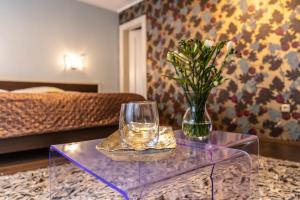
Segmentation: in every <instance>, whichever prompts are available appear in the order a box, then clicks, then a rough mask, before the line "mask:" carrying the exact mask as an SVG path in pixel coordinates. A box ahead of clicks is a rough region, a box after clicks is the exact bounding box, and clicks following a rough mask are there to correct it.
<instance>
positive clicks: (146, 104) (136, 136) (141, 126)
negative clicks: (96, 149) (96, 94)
mask: <svg viewBox="0 0 300 200" xmlns="http://www.w3.org/2000/svg"><path fill="white" fill-rule="evenodd" d="M158 128H159V117H158V111H157V104H156V102H154V101H139V102H131V103H124V104H122V106H121V111H120V119H119V132H120V136H121V141H122V145H123V146H124V147H126V148H131V149H135V150H145V149H148V148H152V147H154V146H155V144H156V143H157V141H158V135H159V134H158Z"/></svg>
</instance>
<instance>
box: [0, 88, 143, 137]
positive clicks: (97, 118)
mask: <svg viewBox="0 0 300 200" xmlns="http://www.w3.org/2000/svg"><path fill="white" fill-rule="evenodd" d="M138 100H144V98H143V97H142V96H140V95H136V94H125V93H123V94H117V93H111V94H103V93H99V94H98V93H79V92H65V93H40V94H13V93H0V138H2V139H3V138H9V137H18V136H24V135H32V134H42V133H49V132H58V131H65V130H72V129H79V128H89V127H96V126H106V125H117V124H118V118H119V111H120V107H121V103H125V102H130V101H138Z"/></svg>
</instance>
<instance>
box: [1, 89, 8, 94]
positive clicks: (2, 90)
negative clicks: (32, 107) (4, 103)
mask: <svg viewBox="0 0 300 200" xmlns="http://www.w3.org/2000/svg"><path fill="white" fill-rule="evenodd" d="M1 92H8V90H3V89H0V93H1Z"/></svg>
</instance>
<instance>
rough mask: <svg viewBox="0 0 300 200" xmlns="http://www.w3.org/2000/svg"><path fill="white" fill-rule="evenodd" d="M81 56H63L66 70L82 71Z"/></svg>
mask: <svg viewBox="0 0 300 200" xmlns="http://www.w3.org/2000/svg"><path fill="white" fill-rule="evenodd" d="M83 58H84V56H83V55H75V54H68V55H65V56H64V61H65V69H66V70H79V71H81V70H83Z"/></svg>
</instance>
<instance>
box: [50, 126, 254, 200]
mask: <svg viewBox="0 0 300 200" xmlns="http://www.w3.org/2000/svg"><path fill="white" fill-rule="evenodd" d="M175 135H176V139H177V147H176V149H174V150H173V151H172V152H171V153H170V154H168V156H166V157H164V158H162V159H158V160H154V161H114V160H112V159H111V158H109V157H107V156H105V155H104V154H102V153H101V152H99V151H98V150H96V145H97V144H98V143H99V142H100V141H101V140H100V139H99V140H90V141H83V142H77V143H69V144H59V145H52V146H51V147H50V152H49V178H50V199H72V200H73V199H89V200H92V199H147V200H148V199H249V198H251V197H252V196H253V191H254V190H253V187H254V184H253V183H255V182H256V174H257V170H256V164H255V162H256V161H255V162H253V161H254V159H256V158H257V156H256V157H255V158H251V156H250V155H249V154H248V153H247V152H246V151H248V150H249V149H250V150H251V152H252V153H253V152H254V154H258V139H257V137H256V136H253V135H242V134H236V133H227V132H213V133H212V134H211V138H210V139H209V140H207V141H204V142H197V141H191V140H187V139H186V138H184V135H183V134H182V133H181V132H180V131H175ZM249 147H250V148H249ZM249 152H250V151H249Z"/></svg>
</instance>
